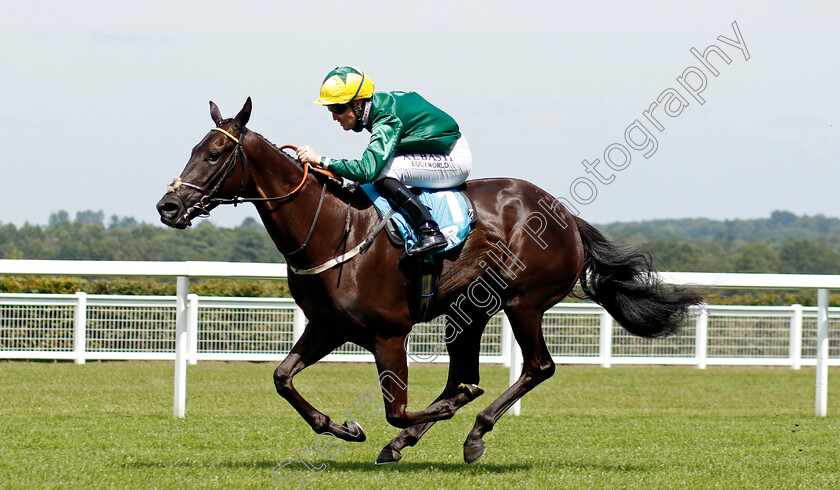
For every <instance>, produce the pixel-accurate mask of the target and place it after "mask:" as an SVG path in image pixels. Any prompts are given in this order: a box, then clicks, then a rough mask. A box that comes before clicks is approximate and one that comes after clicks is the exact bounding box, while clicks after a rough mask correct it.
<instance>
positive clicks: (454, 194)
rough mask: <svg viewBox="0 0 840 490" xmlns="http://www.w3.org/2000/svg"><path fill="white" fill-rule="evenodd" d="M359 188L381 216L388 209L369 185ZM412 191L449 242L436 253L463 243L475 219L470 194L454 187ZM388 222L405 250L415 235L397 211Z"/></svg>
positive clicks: (383, 199)
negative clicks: (392, 225)
mask: <svg viewBox="0 0 840 490" xmlns="http://www.w3.org/2000/svg"><path fill="white" fill-rule="evenodd" d="M360 187H361V188H362V190H363V191H365V194H366V195H367V196H368V198H370V200H371V201H372V202H373V205H374V206H375V207H376V209H377V210H378V211H379V212H380V214H381V215H383V216H384V215H386V214H388V213H389V212H390V211H391V209H392V206H391V203H389V202H388V200H387V199H385V198H384V197H382V196H381V195H380V194H379V192H377V191H376V189H375V188H374V187H373V184H363V185H361V186H360ZM412 191H413V192H414V193H415V194H418V197H419V198H420V202H421V203H423V205H424V206H426V207H428V208H430V210H431V214H432V218H433V219H434V220H435V221H436V222H437V224H438V226H439V227H440V231H441V232H442V233H443V234H444V236H446V240H447V241H448V242H449V244H448V245H447V246H446V248H444V249H443V250H440V251H439V252H438V253H440V252H445V251H447V250H451V249H453V248H455V247H457V246H458V245H460V244H461V243H463V242H464V240H465V239H466V238H467V235H468V234H469V232H470V227H471V226H472V224H473V223H474V222H475V205H474V204H473V202H472V199H470V196H469V195H467V193H466V192H464V191H463V190H457V189H442V190H433V189H417V188H412ZM391 222H392V223H393V224H394V226H395V228H396V229H397V231H398V232H399V234H400V235H401V236H402V238H403V240H404V241H405V248H406V250H410V249H411V247H413V246H414V244H415V243H417V237H416V235H415V234H414V230H413V229H412V227H411V225H409V224H408V222H407V221H406V219H405V216H403V215H402V214H401V213H399V211H398V212H396V213H394V214H393V215H392V216H391Z"/></svg>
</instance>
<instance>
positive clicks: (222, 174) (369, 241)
mask: <svg viewBox="0 0 840 490" xmlns="http://www.w3.org/2000/svg"><path fill="white" fill-rule="evenodd" d="M210 130H211V131H218V132H219V133H222V134H224V135H225V136H227V137H228V138H230V140H231V141H233V142H234V143H235V144H236V146H235V148H234V149H233V152H232V153H231V154H230V156H229V157H228V159H227V160H225V163H224V164H222V167H221V170H220V171H219V172H218V173H217V174H216V175H214V176H213V178H211V179H210V183H208V184H207V185H206V186H205V187H201V186H199V185H196V184H192V183H190V182H185V181H182V180H180V179H177V178H176V179H174V180H173V181H172V183H171V184H170V185H171V186H174V185H175V184H176V183H177V184H178V185H183V186H187V187H190V188H192V189H195V190H197V191H199V192H201V193H202V194H203V195H202V196H201V199H199V201H198V202H197V203H196V204H194V205H193V206H192V209H195V210H197V211H198V212H199V214H198V216H209V215H210V209H208V206H210V205H213V204H233V205H234V206H236V205H238V204H240V203H246V202H269V201H285V200H287V199H290V198H292V197H294V196H295V195H296V194H297V193H298V192H299V191H300V190H301V188H303V184H304V183H306V178H307V176H308V175H309V167H310V164H308V163H305V164H304V163H302V165H303V177H302V178H301V180H300V183H298V185H297V186H296V187H295V188H294V189H292V191H291V192H289V193H288V194H285V195H282V196H275V197H242V193H243V192H244V191H245V171H246V170H247V168H248V158H247V157H246V156H245V149H244V148H243V147H242V140H243V139H244V138H245V134H246V132H247V131H248V130H247V129H246V128H245V127H243V128H242V132H241V134H240V135H239V138H237V137H235V136H234V135H232V134H231V133H229V132H228V131H226V130H224V129H222V128H220V127H215V128H211V129H210ZM286 149H291V150H293V151H295V152H297V147H296V146H294V145H283V146H281V147H279V148H278V150H279V151H280V152H281V153H282V152H283V150H286ZM240 155H241V157H242V179H241V181H240V183H239V191H238V192H237V193H236V195H235V196H234V197H232V198H222V197H214V196H215V195H216V193H218V192H219V189H221V187H222V185H224V183H225V181H226V180H227V178H228V177H230V174H231V173H232V172H233V169H235V168H236V162H237V160H238V158H239V156H240ZM312 171H313V172H317V173H320V174H322V175H326V176H327V177H331V178H333V179H335V180H340V177H339V176H338V175H337V174H335V173H333V172H330V171H329V170H327V169H324V168H320V167H315V166H312ZM217 179H218V182H216V184H215V186H213V189H212V190H211V191H210V192H207V191H206V188H207V187H210V185H211V184H212V183H213V182H214V181H216V180H217ZM326 190H327V183H326V182H324V184H323V187H322V189H321V197H320V199H319V200H318V208H317V209H316V211H315V217H314V218H313V219H312V225H311V226H310V227H309V232H308V233H307V235H306V238H305V239H304V241H303V243H301V245H300V247H298V248H297V250H295V251H293V252H289V253H287V255H288V256H292V255H295V254H297V253H300V252H302V251H304V250H306V247H307V246H308V245H309V240H310V239H311V238H312V234H313V233H314V231H315V225H316V224H317V223H318V217H319V216H320V215H321V208H322V206H323V204H324V198H325V196H326ZM393 214H394V210H393V209H392V210H391V212H390V213H388V215H386V216H385V217H384V219H382V221H380V223H379V224H378V225H377V226H376V228H375V229H374V230H373V233H371V235H370V236H368V237H367V238H366V239H365V240H363V241H362V243H360V244H359V245H357V246H356V247H354V248H352V249H351V250H350V251H348V252H347V253H344V254H342V255H339V256H334V257H333V258H332V259H331V260H328V261H327V262H325V263H323V264H321V265H319V266H316V267H312V268H309V269H298V268H296V267H293V266H292V265H291V264H287V266H288V267H289V269H291V270H292V272H294V273H295V274H299V275H314V274H320V273H321V272H324V271H326V270H327V269H330V268H332V267H335V266H336V265H338V264H343V263H344V262H347V261H348V260H350V259H352V258H353V257H355V256H356V255H358V254H360V253H364V252H365V251H367V249H368V248H370V246H371V245H373V239H374V238H376V236H377V235H379V233H380V232H381V231H382V229H383V228H385V225H386V224H387V223H388V220H389V219H390V218H391V216H392V215H393ZM346 221H347V222H346V223H345V229H344V237H346V236H347V234H348V233H349V231H350V205H349V204H348V207H347V220H346ZM343 240H344V239H343V238H342V241H343ZM339 243H340V242H339Z"/></svg>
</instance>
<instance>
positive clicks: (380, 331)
mask: <svg viewBox="0 0 840 490" xmlns="http://www.w3.org/2000/svg"><path fill="white" fill-rule="evenodd" d="M210 108H211V110H210V114H211V117H212V119H213V121H214V122H215V123H216V127H215V128H213V130H211V131H210V132H209V133H208V134H207V135H206V136H205V137H204V139H202V140H201V141H200V142H199V143H198V145H196V146H195V147H194V148H193V150H192V155H191V157H190V160H189V162H188V163H187V166H186V168H185V169H184V171H183V172H182V173H181V175H180V177H178V178H176V179H173V181H172V182H171V183H170V185H169V187H168V192H167V193H166V194H165V195H164V196H163V198H162V199H161V200H160V202H159V203H158V204H157V209H158V212H159V213H160V215H161V220H162V221H163V223H165V224H167V225H169V226H172V227H175V228H185V227H187V226H188V225H190V223H191V221H192V219H193V218H195V217H197V216H200V215H206V214H207V213H209V212H210V210H211V209H212V208H213V207H215V206H216V205H218V204H220V203H232V202H253V203H254V205H255V206H256V208H257V210H258V212H259V214H260V216H261V217H262V220H263V223H264V224H265V227H266V230H267V231H268V233H269V235H270V236H271V238H272V240H273V241H274V243H275V244H276V245H277V248H278V249H279V250H280V252H281V253H282V254H283V256H284V257H285V259H286V262H287V264H288V266H289V278H288V280H289V288H290V289H291V292H292V295H293V296H294V299H295V301H296V302H297V304H298V305H299V306H300V307H301V308H302V309H303V311H304V313H305V314H306V318H307V319H308V320H309V323H308V324H307V326H306V329H305V331H304V332H303V335H302V336H301V338H300V340H298V342H297V343H296V344H295V345H294V347H293V348H292V350H291V352H290V353H289V355H288V356H287V357H286V358H285V359H284V360H283V362H282V363H281V364H280V366H278V367H277V369H276V370H275V372H274V384H275V386H276V388H277V392H278V393H279V394H280V396H282V397H283V398H285V399H286V400H287V401H288V402H289V403H290V404H291V405H292V407H294V408H295V410H297V411H298V413H300V415H301V416H302V417H303V418H304V420H306V422H307V423H308V424H309V425H310V426H311V427H312V429H314V430H315V432H317V433H331V434H333V435H335V436H336V437H338V438H341V439H343V440H347V441H357V442H361V441H364V440H365V433H364V432H363V431H362V428H361V427H360V426H359V424H358V423H356V422H355V421H353V420H349V421H346V422H345V423H344V424H340V425H339V424H337V423H335V422H333V421H331V420H330V418H329V417H328V416H327V415H325V414H323V413H322V412H320V411H318V410H317V409H316V408H315V407H313V406H312V405H311V404H310V403H309V402H307V401H306V400H305V399H304V398H303V397H302V396H301V395H300V393H298V391H297V390H296V389H295V387H294V385H293V384H292V379H293V378H294V376H295V374H297V373H298V372H300V371H301V370H302V369H304V368H306V367H307V366H310V365H312V364H313V363H315V362H317V361H318V360H319V359H321V358H323V357H324V356H325V355H327V354H329V353H330V352H331V351H333V350H334V349H336V348H337V347H339V346H341V345H342V344H344V343H345V342H353V343H355V344H358V345H360V346H361V347H363V348H365V349H367V350H369V351H370V352H372V353H373V355H374V357H375V359H376V367H377V369H378V371H379V373H380V387H381V389H382V392H383V398H384V400H385V415H386V418H387V420H388V422H389V423H391V424H392V425H394V426H396V427H399V428H402V429H403V430H402V431H401V432H400V433H399V435H397V437H396V438H394V439H393V440H392V441H391V442H390V443H388V445H386V446H385V448H384V449H383V450H382V452H381V453H380V454H379V457H378V458H377V461H376V462H377V463H389V462H396V461H399V459H400V458H401V457H402V454H401V451H402V449H403V448H405V446H413V445H414V444H416V443H417V441H418V440H419V439H420V437H421V436H422V435H423V434H424V433H425V432H426V431H427V430H429V428H431V427H432V425H433V424H434V423H435V422H436V421H438V420H443V419H448V418H451V417H452V416H453V415H454V414H455V411H456V410H458V409H459V408H460V407H462V406H464V405H466V404H467V403H469V402H470V401H472V400H473V399H475V398H476V397H477V396H479V395H481V394H482V393H483V390H481V388H479V387H478V383H479V364H478V356H479V342H480V339H481V335H482V333H483V331H484V328H485V326H486V324H487V322H488V320H489V319H490V318H491V317H492V316H493V315H494V314H495V313H496V312H497V311H498V310H500V309H502V310H504V312H505V313H506V314H507V316H508V318H509V319H510V324H511V327H512V329H513V334H514V336H515V337H516V340H517V342H518V343H519V345H520V347H521V349H522V356H523V359H524V363H523V367H522V375H521V376H520V377H519V379H518V380H517V381H516V383H514V384H513V385H512V386H511V387H510V388H509V389H508V390H507V391H505V392H504V393H503V394H502V395H501V396H500V397H499V398H498V399H496V400H495V401H494V402H493V403H491V404H490V405H489V406H488V407H487V408H486V409H484V410H482V411H481V412H480V413H479V414H478V416H477V417H476V421H475V425H474V426H473V428H472V430H471V431H470V433H469V435H468V436H467V439H466V442H465V443H464V459H465V461H466V462H468V463H471V462H473V461H476V460H477V459H478V458H480V457H481V456H482V455H483V454H484V451H485V445H484V441H483V440H482V437H483V436H484V434H485V433H487V432H488V431H490V430H492V429H493V426H494V424H495V423H496V422H497V421H498V420H499V418H500V417H501V416H502V415H503V414H504V413H505V412H506V411H507V410H508V408H510V406H511V405H512V404H513V403H514V402H516V401H517V400H518V399H519V398H521V397H522V396H523V395H525V394H526V393H527V392H529V391H530V390H532V389H533V388H534V387H535V386H537V385H538V384H539V383H541V382H542V381H544V380H546V379H548V378H549V377H550V376H551V375H552V374H553V373H554V362H553V361H552V359H551V354H550V353H549V351H548V348H547V347H546V344H545V340H544V339H543V333H542V327H541V322H542V316H543V313H544V312H545V311H546V310H547V309H548V308H550V307H551V306H553V305H555V304H557V303H558V302H560V300H562V299H563V298H564V297H565V296H566V295H568V294H569V293H570V292H571V291H572V288H573V287H574V286H575V284H576V283H577V282H578V280H580V283H581V287H582V291H583V294H584V295H585V296H587V297H589V298H591V299H592V300H594V301H596V302H597V303H599V304H600V305H602V306H603V307H604V308H606V310H607V311H608V312H609V313H610V314H611V315H612V316H613V318H615V319H616V320H617V321H618V323H620V324H621V326H622V327H624V328H625V329H627V330H628V331H629V332H630V333H632V334H634V335H638V336H642V337H663V336H666V335H669V334H671V333H673V332H675V331H676V330H677V329H678V328H679V327H680V326H681V324H682V323H683V321H684V319H685V316H686V314H687V311H688V309H689V307H690V306H692V305H695V304H698V303H700V302H702V299H703V298H702V296H701V295H700V294H699V293H697V292H696V291H694V290H692V289H687V288H682V287H677V286H673V285H668V284H663V283H661V282H660V281H659V278H658V276H657V274H656V271H655V270H654V268H653V267H652V266H651V264H650V261H649V260H648V259H647V257H646V256H645V255H643V254H641V253H639V252H637V251H634V250H630V249H626V248H623V247H620V246H618V245H616V244H614V243H611V242H609V241H607V240H606V239H605V238H604V237H603V236H602V235H601V234H600V233H599V232H598V231H597V230H596V229H595V228H593V227H592V226H590V225H589V224H587V223H586V222H585V221H583V220H582V219H579V218H577V217H575V216H573V215H572V214H570V213H569V212H568V211H567V210H566V209H565V208H564V207H563V206H562V205H561V204H560V203H559V201H557V200H556V199H554V198H553V197H552V196H551V195H550V194H549V193H547V192H546V191H544V190H542V189H540V188H539V187H537V186H535V185H533V184H531V183H529V182H525V181H521V180H514V179H481V180H472V181H468V182H467V183H466V184H465V187H466V191H467V192H468V193H469V195H470V196H471V197H472V199H473V201H474V203H475V206H476V211H477V220H476V223H475V225H474V227H473V229H472V230H471V231H470V233H469V236H468V238H467V240H466V243H464V244H463V245H461V246H460V247H458V248H455V249H453V250H450V251H448V252H444V253H442V254H439V255H437V256H436V257H435V267H436V268H437V272H438V273H439V292H438V298H437V301H436V303H435V305H434V307H433V311H432V315H431V317H435V316H439V315H446V321H447V328H446V341H447V342H446V347H447V350H448V352H449V355H450V363H449V376H448V380H447V382H446V386H445V387H444V389H443V392H442V393H441V394H440V396H438V398H437V399H436V400H435V401H434V402H433V403H432V404H431V405H429V407H428V408H426V409H425V410H419V411H416V412H408V411H406V405H407V401H408V367H407V360H406V337H407V336H408V335H409V333H410V332H411V328H412V324H413V323H415V321H416V319H417V312H416V311H415V310H416V308H415V307H414V306H413V305H414V304H415V301H414V300H413V295H414V294H415V293H414V292H415V291H416V290H417V284H416V283H417V275H416V273H415V268H416V264H415V263H414V262H413V261H412V260H410V259H403V258H402V252H403V250H401V249H399V248H397V247H395V246H394V245H392V243H391V242H390V241H389V240H388V238H387V237H386V236H382V235H378V236H375V238H374V239H373V240H372V241H370V244H369V248H364V247H362V248H363V249H364V250H363V251H360V247H359V245H360V244H363V243H365V240H368V237H370V236H371V235H372V231H373V230H374V229H375V228H376V227H377V225H378V223H379V222H380V218H379V216H378V215H377V212H376V210H375V209H374V208H373V207H372V205H371V204H370V202H369V201H368V199H367V198H366V197H364V196H363V195H362V194H363V193H362V192H360V191H358V192H355V191H354V190H352V189H349V188H347V187H343V186H342V185H341V184H340V183H339V182H337V181H335V180H333V179H331V178H330V177H326V176H324V175H321V174H319V173H317V172H314V170H315V169H314V168H313V172H310V171H309V169H308V168H307V167H306V166H304V165H301V164H300V162H298V161H296V160H295V159H293V158H291V157H290V156H289V155H288V154H286V153H284V152H283V151H281V149H278V148H277V147H275V146H274V145H273V144H271V143H270V142H269V141H267V140H266V139H265V138H263V137H262V136H260V135H259V134H257V133H254V132H252V131H249V130H247V129H246V126H245V125H246V124H247V122H248V120H249V118H250V114H251V99H250V98H249V99H248V100H247V102H246V103H245V105H244V107H243V108H242V110H241V111H240V112H239V114H237V115H236V117H234V118H232V119H223V118H222V116H221V113H220V112H219V109H218V107H216V105H215V104H213V103H212V102H211V103H210ZM354 252H356V253H355V254H354ZM321 265H323V267H320V268H318V266H321ZM319 269H322V270H319Z"/></svg>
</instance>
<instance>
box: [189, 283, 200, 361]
mask: <svg viewBox="0 0 840 490" xmlns="http://www.w3.org/2000/svg"><path fill="white" fill-rule="evenodd" d="M187 340H188V342H187V352H188V359H189V363H190V364H192V365H193V366H195V365H196V364H198V357H197V354H198V295H197V294H188V295H187Z"/></svg>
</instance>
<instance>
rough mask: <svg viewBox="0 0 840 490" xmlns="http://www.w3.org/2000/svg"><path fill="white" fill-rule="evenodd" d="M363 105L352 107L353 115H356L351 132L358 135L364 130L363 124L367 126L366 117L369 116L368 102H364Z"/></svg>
mask: <svg viewBox="0 0 840 490" xmlns="http://www.w3.org/2000/svg"><path fill="white" fill-rule="evenodd" d="M364 102H365V103H364V104H362V105H361V106H359V107H356V106H355V105H353V106H352V108H353V114H355V115H356V125H355V126H353V131H355V132H357V133H360V132H361V131H362V130H363V129H364V128H365V124H367V120H368V117H369V116H370V104H371V102H370V100H366V101H364Z"/></svg>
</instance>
